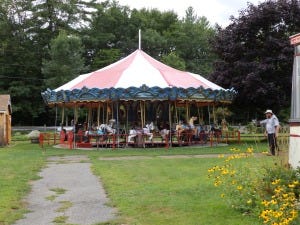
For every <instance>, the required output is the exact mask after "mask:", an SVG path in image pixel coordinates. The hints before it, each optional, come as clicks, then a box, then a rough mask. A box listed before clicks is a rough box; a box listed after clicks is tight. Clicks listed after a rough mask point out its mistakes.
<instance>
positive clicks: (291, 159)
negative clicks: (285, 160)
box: [289, 33, 300, 169]
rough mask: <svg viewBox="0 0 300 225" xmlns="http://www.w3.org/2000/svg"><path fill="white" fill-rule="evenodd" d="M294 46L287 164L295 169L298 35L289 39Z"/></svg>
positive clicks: (299, 162) (299, 137)
mask: <svg viewBox="0 0 300 225" xmlns="http://www.w3.org/2000/svg"><path fill="white" fill-rule="evenodd" d="M290 41H291V45H293V46H294V65H293V78H292V100H291V103H292V104H291V118H290V120H289V123H290V145H289V164H290V165H291V166H292V167H293V168H294V169H296V168H297V167H299V166H300V150H299V146H300V33H298V34H296V35H293V36H291V37H290Z"/></svg>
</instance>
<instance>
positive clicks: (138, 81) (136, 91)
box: [42, 49, 236, 148]
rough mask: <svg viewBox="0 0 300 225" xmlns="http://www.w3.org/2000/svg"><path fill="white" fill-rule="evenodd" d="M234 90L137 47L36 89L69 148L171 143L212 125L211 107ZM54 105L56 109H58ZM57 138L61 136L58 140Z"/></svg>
mask: <svg viewBox="0 0 300 225" xmlns="http://www.w3.org/2000/svg"><path fill="white" fill-rule="evenodd" d="M235 95H236V92H235V91H234V90H233V89H224V88H222V87H220V86H218V85H216V84H214V83H212V82H210V81H209V80H207V79H205V78H203V77H201V76H200V75H198V74H194V73H190V72H185V71H180V70H177V69H174V68H172V67H170V66H167V65H165V64H163V63H161V62H159V61H157V60H156V59H154V58H152V57H151V56H149V55H148V54H146V53H145V52H143V51H142V50H141V49H138V50H136V51H134V52H133V53H131V54H130V55H128V56H127V57H125V58H123V59H121V60H120V61H117V62H115V63H113V64H111V65H109V66H106V67H104V68H102V69H100V70H97V71H94V72H90V73H87V74H83V75H80V76H78V77H76V78H75V79H73V80H71V81H69V82H68V83H66V84H64V85H62V86H60V87H58V88H56V89H55V90H50V89H48V90H46V91H44V92H42V97H43V100H44V102H45V104H47V105H48V106H50V107H54V108H55V109H56V119H55V126H58V127H60V132H61V136H62V135H64V134H63V132H64V133H66V132H70V133H69V135H68V136H69V139H70V137H71V140H73V142H72V144H73V147H92V146H97V148H98V147H127V146H137V147H146V146H157V145H166V146H176V145H183V144H189V145H190V144H192V143H193V142H192V141H193V140H198V141H204V136H203V137H202V139H203V140H201V133H202V134H203V131H204V134H205V132H210V131H211V130H213V129H214V125H215V124H214V122H215V121H214V120H213V119H212V118H211V114H213V113H211V111H213V110H214V107H215V106H223V105H226V104H230V103H231V101H232V100H233V98H234V96H235ZM58 109H60V110H58ZM62 139H63V137H61V141H63V140H62Z"/></svg>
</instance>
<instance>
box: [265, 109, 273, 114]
mask: <svg viewBox="0 0 300 225" xmlns="http://www.w3.org/2000/svg"><path fill="white" fill-rule="evenodd" d="M267 113H271V114H273V112H272V110H271V109H267V111H265V114H267Z"/></svg>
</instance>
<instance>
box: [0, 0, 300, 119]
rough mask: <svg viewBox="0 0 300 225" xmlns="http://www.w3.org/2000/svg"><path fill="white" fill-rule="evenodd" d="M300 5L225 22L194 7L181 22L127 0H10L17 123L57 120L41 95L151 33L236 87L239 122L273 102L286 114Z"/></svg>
mask: <svg viewBox="0 0 300 225" xmlns="http://www.w3.org/2000/svg"><path fill="white" fill-rule="evenodd" d="M299 11H300V6H299V1H297V0H278V1H274V0H273V1H266V2H264V3H261V4H259V5H258V6H255V5H252V4H249V5H248V7H247V8H246V9H244V10H241V11H240V14H239V16H238V17H237V18H231V23H230V25H229V26H227V27H226V28H222V27H220V26H218V25H217V24H216V25H212V24H210V23H209V21H208V20H207V19H206V18H205V17H201V16H198V15H197V13H196V12H195V11H194V9H193V8H192V7H189V8H187V9H186V15H185V17H184V18H179V16H178V15H177V14H176V13H175V12H173V11H165V12H160V11H159V10H157V9H145V8H144V9H140V10H137V9H130V8H129V7H128V6H122V5H120V4H119V2H117V1H105V2H98V1H96V0H89V1H81V0H65V1H60V0H39V1H28V0H2V1H1V3H0V93H2V94H4V93H5V94H7V93H8V94H10V95H11V97H12V106H13V124H14V125H18V124H20V125H42V124H49V125H50V124H53V121H54V119H53V116H54V111H53V110H52V109H49V108H48V107H47V106H45V105H44V103H43V101H42V98H41V94H40V93H41V91H44V90H46V89H47V88H50V89H54V88H57V87H59V86H60V85H62V84H64V83H65V82H67V81H69V80H71V79H73V78H75V77H76V76H78V75H79V74H82V73H87V72H90V71H93V70H96V69H100V68H102V67H104V66H107V65H109V64H111V63H113V62H115V61H117V60H119V59H121V58H123V57H125V56H127V55H128V54H130V53H132V52H133V51H135V50H136V49H137V48H138V30H139V29H141V30H142V49H143V51H145V52H146V53H147V54H149V55H151V56H152V57H154V58H156V59H158V60H159V61H162V62H163V63H166V64H168V65H170V66H172V67H175V68H177V69H180V70H186V71H190V72H194V73H197V74H200V75H202V76H204V77H207V78H209V79H211V80H212V81H213V82H216V83H217V84H219V85H221V86H223V87H224V88H231V87H233V88H235V89H236V90H237V91H238V96H237V98H236V100H235V102H234V103H233V104H232V106H231V110H232V111H233V112H234V113H233V115H234V116H235V117H236V118H238V120H244V121H245V120H247V119H249V118H251V117H253V116H256V114H257V113H258V112H260V113H261V111H262V110H263V109H265V108H266V107H268V108H273V109H274V110H275V111H276V110H277V111H279V110H281V111H284V109H288V107H289V104H290V87H291V75H292V72H291V71H292V60H293V47H292V46H290V45H289V36H290V35H292V34H294V33H296V32H297V31H298V32H299V31H300V29H299V25H300V13H299ZM238 115H239V116H240V118H239V116H238ZM245 115H247V116H245Z"/></svg>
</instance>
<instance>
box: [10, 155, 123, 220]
mask: <svg viewBox="0 0 300 225" xmlns="http://www.w3.org/2000/svg"><path fill="white" fill-rule="evenodd" d="M48 161H49V162H48V165H47V167H46V168H45V169H43V170H42V171H41V173H40V176H41V179H39V180H37V181H34V182H33V183H32V191H31V193H30V194H29V195H28V197H27V198H26V199H25V201H26V202H27V203H28V209H29V211H30V212H29V213H27V214H25V218H23V219H21V220H18V221H17V222H16V223H15V224H16V225H55V224H76V225H91V224H95V223H101V222H107V221H110V220H113V219H115V218H116V213H117V210H116V209H114V208H111V207H109V206H108V205H107V202H108V199H107V197H106V194H105V191H104V189H103V187H102V185H101V181H100V180H99V179H98V178H97V177H96V176H95V175H93V174H92V172H91V168H90V167H91V164H90V162H89V159H88V158H87V157H86V156H84V155H83V156H66V157H51V158H49V159H48Z"/></svg>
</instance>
